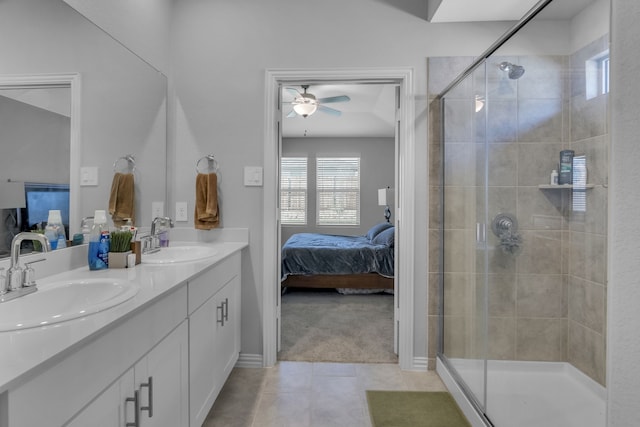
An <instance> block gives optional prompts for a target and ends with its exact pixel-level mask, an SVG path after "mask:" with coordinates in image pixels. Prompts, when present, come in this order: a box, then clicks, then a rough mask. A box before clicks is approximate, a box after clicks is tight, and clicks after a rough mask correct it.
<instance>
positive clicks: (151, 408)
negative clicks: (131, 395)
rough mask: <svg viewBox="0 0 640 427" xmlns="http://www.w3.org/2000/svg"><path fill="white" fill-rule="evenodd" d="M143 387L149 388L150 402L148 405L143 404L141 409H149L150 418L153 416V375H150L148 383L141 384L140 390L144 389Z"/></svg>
mask: <svg viewBox="0 0 640 427" xmlns="http://www.w3.org/2000/svg"><path fill="white" fill-rule="evenodd" d="M142 387H147V388H148V389H149V394H148V398H149V400H148V402H149V404H148V405H147V406H141V407H140V411H148V412H149V418H151V417H153V377H149V379H148V380H147V382H146V383H142V384H140V390H142Z"/></svg>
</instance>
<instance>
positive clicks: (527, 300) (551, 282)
mask: <svg viewBox="0 0 640 427" xmlns="http://www.w3.org/2000/svg"><path fill="white" fill-rule="evenodd" d="M517 310H518V316H519V317H541V318H566V317H567V286H566V284H565V281H564V280H563V277H562V275H560V274H554V275H551V274H521V275H519V276H518V298H517Z"/></svg>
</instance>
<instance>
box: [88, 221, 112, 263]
mask: <svg viewBox="0 0 640 427" xmlns="http://www.w3.org/2000/svg"><path fill="white" fill-rule="evenodd" d="M109 237H110V236H109V229H108V228H107V215H106V212H105V211H104V210H97V211H95V214H94V220H93V227H91V232H90V233H89V253H88V261H89V270H104V269H106V268H109V246H110V239H109Z"/></svg>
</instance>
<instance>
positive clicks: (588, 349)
mask: <svg viewBox="0 0 640 427" xmlns="http://www.w3.org/2000/svg"><path fill="white" fill-rule="evenodd" d="M567 359H568V361H569V363H571V364H572V365H574V366H575V367H577V368H578V369H580V370H581V371H582V372H584V373H585V374H587V375H588V376H590V377H591V378H593V379H594V380H595V381H597V382H599V383H600V384H602V385H606V384H605V338H604V336H603V335H601V334H599V333H597V332H594V331H593V330H591V329H589V328H586V327H584V326H582V325H580V324H579V323H576V322H573V321H569V339H568V349H567Z"/></svg>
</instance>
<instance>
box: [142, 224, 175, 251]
mask: <svg viewBox="0 0 640 427" xmlns="http://www.w3.org/2000/svg"><path fill="white" fill-rule="evenodd" d="M168 228H173V220H172V219H171V218H169V217H168V216H164V217H161V216H157V217H155V218H154V219H153V221H151V233H149V235H148V236H145V237H144V238H142V239H140V240H142V253H143V254H152V253H155V252H158V251H159V250H160V247H161V246H162V242H161V237H160V234H161V233H162V232H164V231H167V229H168Z"/></svg>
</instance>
